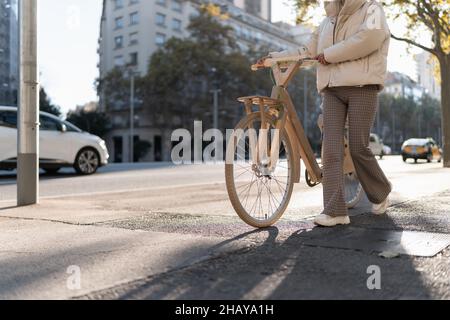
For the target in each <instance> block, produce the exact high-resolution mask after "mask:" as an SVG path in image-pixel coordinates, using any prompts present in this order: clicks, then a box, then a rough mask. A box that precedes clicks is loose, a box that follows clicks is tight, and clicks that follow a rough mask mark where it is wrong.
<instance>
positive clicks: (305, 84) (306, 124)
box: [303, 72, 308, 136]
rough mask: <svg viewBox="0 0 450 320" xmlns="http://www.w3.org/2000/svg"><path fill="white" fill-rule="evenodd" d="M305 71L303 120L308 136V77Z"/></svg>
mask: <svg viewBox="0 0 450 320" xmlns="http://www.w3.org/2000/svg"><path fill="white" fill-rule="evenodd" d="M307 75H308V74H307V73H306V72H305V78H304V81H303V108H304V110H303V117H305V119H304V122H303V127H304V130H305V135H306V136H308V78H307Z"/></svg>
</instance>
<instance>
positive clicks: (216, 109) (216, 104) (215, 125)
mask: <svg viewBox="0 0 450 320" xmlns="http://www.w3.org/2000/svg"><path fill="white" fill-rule="evenodd" d="M221 92H222V90H220V89H214V90H211V93H212V94H213V95H214V107H213V128H214V129H219V93H221Z"/></svg>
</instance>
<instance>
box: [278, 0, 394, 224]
mask: <svg viewBox="0 0 450 320" xmlns="http://www.w3.org/2000/svg"><path fill="white" fill-rule="evenodd" d="M325 11H326V13H327V18H326V19H325V20H324V21H323V22H322V24H321V25H320V26H319V28H318V29H317V30H316V32H315V33H314V34H313V36H312V38H311V40H310V42H309V44H308V45H306V47H307V49H308V51H309V55H310V56H314V57H316V58H317V60H318V61H319V62H320V64H319V66H318V69H317V82H318V89H319V91H320V92H321V93H322V95H323V116H324V139H323V154H324V158H323V159H322V163H323V174H324V178H323V192H324V199H323V200H324V210H323V212H322V214H321V215H319V216H318V217H317V218H316V219H315V223H316V224H318V225H320V226H327V227H332V226H336V225H339V224H349V223H350V218H349V216H348V211H347V207H346V204H345V200H344V194H345V191H344V176H343V154H344V127H345V122H346V119H347V116H348V121H349V145H350V152H351V155H352V158H353V162H354V164H355V169H356V173H357V175H358V178H359V180H360V182H361V185H362V186H363V188H364V191H365V192H366V194H367V196H368V198H369V200H370V201H371V202H372V203H373V204H374V205H373V209H372V211H373V213H375V214H384V213H385V212H386V210H387V208H388V206H389V194H390V193H391V191H392V185H391V183H390V182H389V181H388V179H387V178H386V176H385V175H384V173H383V171H382V170H381V168H380V167H379V165H378V162H377V160H376V159H375V157H374V155H373V154H372V152H371V151H370V149H369V136H370V131H371V128H372V126H373V123H374V120H375V115H376V112H377V107H378V93H379V92H380V91H381V90H382V89H383V86H384V81H385V78H386V70H387V55H388V49H389V39H390V32H389V27H388V25H387V22H386V18H385V15H384V12H383V8H382V7H381V5H380V4H378V3H377V2H375V1H366V0H337V1H326V2H325ZM303 50H304V49H303ZM299 52H300V51H299ZM284 54H286V53H285V52H283V53H272V54H271V56H272V57H273V56H275V57H280V56H283V55H284Z"/></svg>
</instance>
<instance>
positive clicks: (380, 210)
mask: <svg viewBox="0 0 450 320" xmlns="http://www.w3.org/2000/svg"><path fill="white" fill-rule="evenodd" d="M389 205H390V201H389V196H388V197H387V198H386V200H384V201H383V202H382V203H380V204H374V205H373V206H372V213H373V214H376V215H379V216H381V215H383V214H385V213H386V211H387V209H388V208H389Z"/></svg>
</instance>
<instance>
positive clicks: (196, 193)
mask: <svg viewBox="0 0 450 320" xmlns="http://www.w3.org/2000/svg"><path fill="white" fill-rule="evenodd" d="M380 164H381V166H382V168H383V170H384V171H385V173H386V175H387V176H388V177H389V179H390V180H391V181H392V183H393V184H394V192H393V200H394V203H395V202H402V201H404V200H405V199H413V198H414V197H417V196H426V195H428V194H429V195H431V194H434V193H436V192H439V191H441V190H443V189H445V187H446V186H448V181H446V180H445V179H442V178H441V175H442V170H441V169H442V165H441V164H438V163H430V164H429V163H426V162H419V163H418V164H413V163H406V164H405V163H403V162H402V161H401V159H400V157H397V156H393V157H386V158H385V159H383V160H381V161H380ZM418 176H420V179H417V177H418ZM224 186H225V184H224V169H223V165H220V164H218V165H191V166H173V165H171V164H168V163H161V164H111V165H109V166H107V167H104V168H101V169H100V170H99V172H98V173H97V174H95V175H93V176H88V177H82V176H77V175H75V173H74V172H73V170H71V169H64V171H62V172H61V173H58V174H56V175H46V174H42V175H41V183H40V194H41V197H42V198H43V199H46V198H62V197H70V196H83V195H86V196H94V195H97V196H99V197H101V196H103V195H106V196H107V195H108V194H111V193H123V192H133V193H134V194H140V195H142V196H147V197H148V195H151V201H152V207H154V208H158V210H159V211H166V212H175V213H194V214H199V213H208V214H211V212H214V213H217V214H233V210H230V206H229V201H228V197H227V195H226V193H224ZM165 190H177V192H176V196H173V197H170V196H168V195H167V191H165ZM15 199H16V185H15V173H14V172H5V171H3V172H1V171H0V202H3V203H13V202H14V201H15ZM147 200H149V199H147ZM321 202H322V190H321V186H318V187H316V188H313V189H311V188H309V187H308V186H306V184H305V182H304V178H303V176H302V182H301V183H300V184H298V185H296V186H295V189H294V194H293V197H292V200H291V203H290V205H289V209H288V211H287V214H286V216H289V215H290V214H299V213H300V214H301V215H308V213H309V215H314V214H316V213H317V212H316V211H317V210H320V206H321V205H322V203H321Z"/></svg>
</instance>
